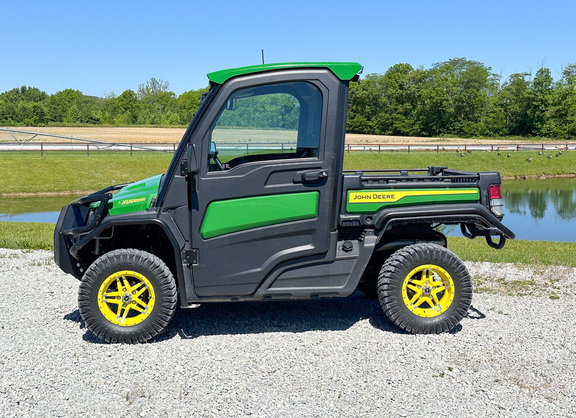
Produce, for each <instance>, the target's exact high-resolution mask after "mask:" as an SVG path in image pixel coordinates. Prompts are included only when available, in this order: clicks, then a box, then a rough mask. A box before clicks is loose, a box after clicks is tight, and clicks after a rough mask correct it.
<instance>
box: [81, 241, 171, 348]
mask: <svg viewBox="0 0 576 418" xmlns="http://www.w3.org/2000/svg"><path fill="white" fill-rule="evenodd" d="M78 308H79V310H80V315H81V316H82V319H83V320H84V323H85V324H86V327H87V328H88V329H89V330H90V331H92V332H93V333H94V334H95V335H96V336H97V337H98V338H100V339H102V340H104V341H106V342H109V343H115V342H119V343H139V342H140V343H142V342H146V341H149V340H151V339H152V338H154V337H156V336H157V335H158V334H160V333H162V332H163V331H164V329H165V328H166V326H167V325H168V323H169V322H170V320H171V319H172V317H173V316H174V312H175V310H176V284H175V281H174V277H173V276H172V273H171V272H170V270H169V269H168V267H167V266H166V264H164V262H163V261H162V260H161V259H160V258H158V257H156V256H155V255H153V254H150V253H147V252H145V251H140V250H135V249H122V250H114V251H111V252H109V253H106V254H104V255H103V256H101V257H100V258H98V259H97V260H96V261H94V263H92V265H91V266H90V267H89V268H88V270H87V271H86V273H85V274H84V277H83V278H82V282H81V283H80V289H79V291H78Z"/></svg>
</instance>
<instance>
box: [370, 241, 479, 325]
mask: <svg viewBox="0 0 576 418" xmlns="http://www.w3.org/2000/svg"><path fill="white" fill-rule="evenodd" d="M378 300H379V301H380V305H381V306H382V309H383V310H384V313H385V314H386V316H387V317H388V318H389V319H390V320H391V321H392V322H393V323H394V324H396V325H397V326H398V327H400V328H402V329H403V330H406V331H408V332H411V333H413V334H438V333H441V332H446V331H450V330H451V329H453V328H454V327H456V326H457V325H458V323H459V322H460V321H461V320H462V318H464V316H465V315H466V313H467V312H468V308H469V307H470V303H471V302H472V281H471V280H470V274H469V273H468V270H467V269H466V266H464V264H463V263H462V261H461V260H460V259H459V258H458V257H457V256H456V255H455V254H454V253H453V252H452V251H450V250H448V249H446V248H444V247H441V246H439V245H436V244H427V243H422V244H414V245H409V246H407V247H404V248H401V249H400V250H398V251H396V252H395V253H394V254H392V255H391V256H390V258H388V260H386V262H385V263H384V265H383V266H382V269H381V270H380V275H379V277H378Z"/></svg>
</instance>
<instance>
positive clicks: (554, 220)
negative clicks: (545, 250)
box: [502, 178, 576, 242]
mask: <svg viewBox="0 0 576 418" xmlns="http://www.w3.org/2000/svg"><path fill="white" fill-rule="evenodd" d="M502 197H503V198H504V213H505V216H504V221H503V223H504V225H506V226H507V227H508V228H510V229H511V230H512V231H514V233H515V234H516V238H518V239H526V240H535V241H564V242H576V178H559V179H546V180H532V179H530V180H516V181H506V182H504V184H503V185H502Z"/></svg>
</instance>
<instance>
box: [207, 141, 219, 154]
mask: <svg viewBox="0 0 576 418" xmlns="http://www.w3.org/2000/svg"><path fill="white" fill-rule="evenodd" d="M208 156H209V157H210V158H216V157H217V156H218V151H216V144H215V143H214V142H210V153H209V154H208Z"/></svg>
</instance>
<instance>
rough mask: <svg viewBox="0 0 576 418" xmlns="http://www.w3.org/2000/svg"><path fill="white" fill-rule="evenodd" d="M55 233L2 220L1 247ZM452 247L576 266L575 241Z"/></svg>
mask: <svg viewBox="0 0 576 418" xmlns="http://www.w3.org/2000/svg"><path fill="white" fill-rule="evenodd" d="M53 234H54V225H53V224H44V223H36V222H0V247H2V248H19V249H31V250H33V249H43V250H52V249H53V242H52V241H53ZM448 248H450V249H451V250H452V251H454V252H455V253H456V254H458V256H459V257H460V258H462V259H463V260H467V261H489V262H492V263H518V264H539V265H546V266H556V265H562V266H567V267H576V258H575V257H574V254H576V243H572V242H545V241H524V240H512V241H508V242H507V243H506V246H505V247H504V248H503V249H502V250H495V249H493V248H490V247H488V245H486V243H485V242H484V240H483V239H481V238H476V239H474V240H469V239H467V238H461V237H448Z"/></svg>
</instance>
